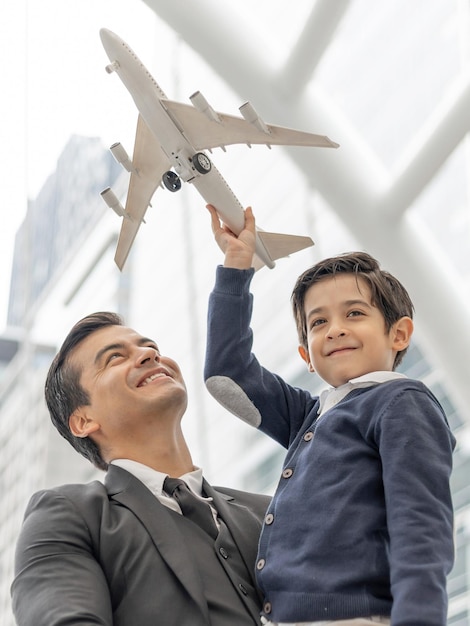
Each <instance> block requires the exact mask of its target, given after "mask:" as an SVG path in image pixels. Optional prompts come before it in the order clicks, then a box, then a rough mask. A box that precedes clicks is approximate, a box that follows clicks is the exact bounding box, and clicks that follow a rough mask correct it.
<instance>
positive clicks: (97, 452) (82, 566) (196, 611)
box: [12, 313, 269, 626]
mask: <svg viewBox="0 0 470 626" xmlns="http://www.w3.org/2000/svg"><path fill="white" fill-rule="evenodd" d="M45 393H46V401H47V405H48V408H49V411H50V414H51V419H52V421H53V423H54V425H55V426H56V428H57V429H58V430H59V432H60V433H61V434H62V435H63V436H64V437H65V438H66V439H67V440H68V441H69V442H70V443H71V444H72V445H73V447H74V448H75V449H76V450H77V451H78V452H80V453H81V454H82V455H83V456H85V457H86V458H88V459H89V460H90V461H91V462H92V463H93V464H94V465H96V466H97V467H99V468H101V469H104V470H106V472H107V473H106V478H105V481H104V484H102V483H101V482H99V481H95V482H93V483H90V484H88V485H64V486H61V487H57V488H54V489H51V490H47V491H42V492H39V493H37V494H35V495H34V496H33V497H32V499H31V501H30V503H29V505H28V508H27V511H26V516H25V521H24V525H23V528H22V531H21V534H20V538H19V541H18V546H17V555H16V565H15V570H16V572H15V580H14V582H13V585H12V598H13V610H14V613H15V616H16V619H17V624H18V626H54V625H56V624H57V625H58V624H60V625H61V626H63V625H72V624H78V623H83V624H84V623H86V624H88V625H90V624H100V625H109V626H111V625H113V626H120V625H126V626H129V625H130V624H136V625H138V626H147V625H148V626H155V625H156V624H161V625H162V626H172V625H175V626H177V625H178V626H185V625H187V626H203V625H204V626H205V625H208V624H211V625H212V626H253V625H254V624H259V612H260V597H259V595H258V591H257V589H256V588H255V584H254V582H253V574H252V572H253V571H254V562H255V557H256V549H257V541H258V535H259V532H260V528H261V521H262V519H263V515H264V512H265V510H266V508H267V506H268V503H269V498H268V497H266V496H259V495H255V494H248V493H244V492H240V491H234V490H230V489H225V488H213V487H211V486H210V485H209V484H208V483H207V482H206V481H205V480H204V478H203V477H202V470H200V469H197V468H195V467H194V465H193V463H192V460H191V455H190V452H189V450H188V447H187V445H186V442H185V440H184V436H183V433H182V430H181V419H182V417H183V415H184V413H185V410H186V407H187V392H186V387H185V383H184V380H183V377H182V374H181V372H180V369H179V367H178V365H177V364H176V363H175V362H174V361H173V360H172V359H170V358H168V357H165V356H163V355H161V354H160V352H159V349H158V346H157V344H156V343H155V342H154V341H152V340H151V339H148V338H146V337H142V336H141V335H140V334H138V333H137V332H135V331H134V330H132V329H130V328H127V327H125V326H123V324H122V321H121V319H120V318H119V317H118V316H117V315H115V314H113V313H95V314H93V315H90V316H87V317H85V318H84V319H82V320H81V321H79V322H78V323H77V324H76V325H75V326H74V327H73V328H72V330H71V331H70V333H69V335H68V336H67V338H66V339H65V341H64V343H63V345H62V347H61V348H60V350H59V352H58V354H57V356H56V357H55V359H54V361H53V363H52V365H51V367H50V370H49V373H48V376H47V381H46V390H45ZM167 477H182V478H183V479H184V481H185V482H186V483H187V485H188V486H189V487H190V489H191V491H193V492H195V493H196V494H197V495H196V496H193V497H191V494H187V495H189V498H190V499H191V500H192V502H194V501H196V503H197V504H198V506H196V507H192V508H193V509H194V508H196V509H199V507H200V506H201V505H202V508H203V509H204V511H206V512H207V511H209V516H208V517H209V518H210V519H209V520H208V523H209V526H210V528H209V530H208V531H206V530H204V529H203V528H202V527H201V526H199V525H198V523H199V522H198V523H196V522H194V521H193V519H192V518H191V517H186V515H191V513H190V512H186V511H187V509H185V505H184V504H183V500H184V498H183V497H181V498H180V500H178V501H177V500H176V499H175V498H177V497H178V494H180V492H181V490H180V487H176V488H175V486H174V485H173V486H171V487H168V486H167V485H168V483H167V482H165V480H166V478H167ZM164 482H165V484H164ZM183 488H184V489H185V487H184V485H183V486H182V487H181V489H183ZM173 491H174V492H175V497H172V493H173ZM186 491H187V490H186ZM183 495H184V494H183ZM178 502H179V503H178ZM183 509H185V513H184V515H181V512H182V510H183ZM209 532H210V533H211V534H209Z"/></svg>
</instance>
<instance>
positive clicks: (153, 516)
mask: <svg viewBox="0 0 470 626" xmlns="http://www.w3.org/2000/svg"><path fill="white" fill-rule="evenodd" d="M105 485H106V488H107V490H108V494H109V495H110V497H111V498H113V499H114V500H116V501H117V502H120V503H121V504H123V505H124V506H125V507H126V508H128V509H129V510H131V511H132V512H133V513H134V515H135V516H136V517H138V518H139V520H140V521H141V522H142V524H143V525H144V526H145V528H146V529H147V531H148V533H149V535H150V537H151V538H152V541H153V543H154V544H155V547H156V548H157V550H158V552H159V553H160V555H161V557H162V559H163V560H164V561H165V562H166V563H167V565H168V566H169V567H170V568H171V569H172V570H173V572H174V573H175V575H176V577H177V578H178V580H179V581H180V582H181V584H182V585H183V586H184V587H185V588H186V589H187V591H188V593H189V594H190V596H191V597H192V598H193V600H194V601H195V602H196V604H197V605H198V606H199V608H200V609H201V612H202V614H203V616H204V618H205V620H206V621H207V622H209V611H208V607H207V602H206V600H205V597H204V592H203V588H202V585H201V578H200V575H199V572H198V571H197V570H196V569H195V567H194V564H193V563H192V562H191V560H190V559H189V558H188V551H187V550H185V549H184V543H185V540H184V537H183V535H182V534H181V533H180V532H179V530H178V528H177V526H176V525H175V523H174V521H173V518H172V516H171V514H170V513H169V511H168V510H167V508H166V507H165V506H164V505H163V504H161V503H160V502H159V501H158V500H157V498H156V497H155V496H154V495H153V494H152V493H151V492H150V491H149V490H148V489H147V487H145V485H144V484H143V483H141V482H140V480H138V479H137V478H135V477H134V476H133V475H132V474H130V473H129V472H127V471H126V470H124V469H122V468H120V467H117V466H116V465H110V466H109V470H108V472H107V474H106V479H105Z"/></svg>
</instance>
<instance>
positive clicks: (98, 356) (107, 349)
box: [95, 337, 160, 364]
mask: <svg viewBox="0 0 470 626" xmlns="http://www.w3.org/2000/svg"><path fill="white" fill-rule="evenodd" d="M136 343H137V345H138V346H145V345H148V344H150V343H151V344H152V346H153V347H154V348H155V349H156V350H157V352H160V351H159V349H158V346H157V344H156V342H155V341H154V340H153V339H149V338H148V337H139V339H138V340H137V342H136ZM125 347H126V346H125V344H123V343H110V344H108V345H107V346H104V347H103V348H101V350H98V352H97V353H96V356H95V364H96V363H99V362H100V361H101V359H102V358H103V356H104V355H105V354H106V353H107V352H110V351H112V350H124V349H125Z"/></svg>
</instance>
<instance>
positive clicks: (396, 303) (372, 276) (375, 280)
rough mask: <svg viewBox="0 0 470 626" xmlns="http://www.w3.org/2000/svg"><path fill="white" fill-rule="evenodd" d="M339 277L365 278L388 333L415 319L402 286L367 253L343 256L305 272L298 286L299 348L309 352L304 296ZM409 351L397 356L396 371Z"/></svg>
mask: <svg viewBox="0 0 470 626" xmlns="http://www.w3.org/2000/svg"><path fill="white" fill-rule="evenodd" d="M336 274H354V275H355V276H356V278H362V279H363V280H364V281H365V282H366V283H367V284H368V285H369V288H370V291H371V297H372V304H373V305H374V306H376V307H377V308H378V309H379V310H380V311H381V313H382V315H383V316H384V319H385V329H386V331H387V332H388V331H389V330H390V328H391V327H392V326H393V324H394V323H395V322H397V321H398V320H399V319H400V318H402V317H405V316H407V317H410V318H413V303H412V301H411V298H410V296H409V295H408V292H407V291H406V289H405V288H404V287H403V285H402V284H401V283H400V281H398V280H397V279H396V278H395V277H394V276H392V274H389V273H388V272H385V271H384V270H381V269H380V265H379V263H378V262H377V261H376V260H375V259H374V258H373V257H372V256H370V255H369V254H367V253H366V252H350V253H346V254H340V255H338V256H335V257H331V258H329V259H324V260H323V261H320V262H319V263H316V264H315V265H313V266H312V267H311V268H309V269H308V270H306V271H305V272H303V274H301V275H300V276H299V278H298V279H297V282H296V283H295V286H294V290H293V292H292V296H291V302H292V308H293V312H294V317H295V322H296V325H297V333H298V336H299V341H300V344H301V345H302V346H303V347H304V348H305V350H308V344H307V320H306V317H305V308H304V303H305V296H306V293H307V291H308V290H309V289H310V287H311V286H312V285H315V284H316V283H318V282H319V281H321V280H323V279H325V278H328V277H331V276H335V275H336ZM406 350H407V348H405V349H404V350H401V351H400V352H397V354H396V357H395V362H394V364H393V369H395V368H396V367H397V366H398V365H399V364H400V363H401V361H402V359H403V357H404V355H405V353H406Z"/></svg>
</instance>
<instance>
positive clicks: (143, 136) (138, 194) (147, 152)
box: [114, 115, 171, 270]
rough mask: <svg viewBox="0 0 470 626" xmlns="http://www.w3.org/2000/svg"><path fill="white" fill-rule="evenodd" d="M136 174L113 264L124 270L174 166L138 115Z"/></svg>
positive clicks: (132, 178)
mask: <svg viewBox="0 0 470 626" xmlns="http://www.w3.org/2000/svg"><path fill="white" fill-rule="evenodd" d="M132 164H133V167H134V169H133V171H132V172H131V178H130V181H129V190H128V192H127V200H126V207H125V211H126V215H125V217H123V219H122V226H121V232H120V233H119V241H118V245H117V248H116V254H115V256H114V260H115V262H116V265H117V266H118V267H119V269H120V270H122V267H123V265H124V263H125V262H126V259H127V256H128V254H129V252H130V249H131V247H132V244H133V243H134V239H135V237H136V235H137V231H138V230H139V228H140V225H141V223H142V222H143V219H144V217H145V212H146V211H147V208H148V207H149V205H150V200H151V199H152V196H153V194H154V193H155V189H156V188H157V187H158V185H159V184H160V181H161V179H162V176H163V174H164V172H166V171H167V170H169V169H171V163H170V161H169V160H168V158H167V157H166V155H165V153H164V152H163V150H162V149H161V147H160V144H159V143H158V141H157V140H156V139H155V136H154V135H153V133H152V132H151V130H150V129H149V127H148V126H147V124H146V123H145V122H144V120H143V118H142V117H141V116H140V115H139V118H138V120H137V131H136V137H135V144H134V154H133V157H132Z"/></svg>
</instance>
